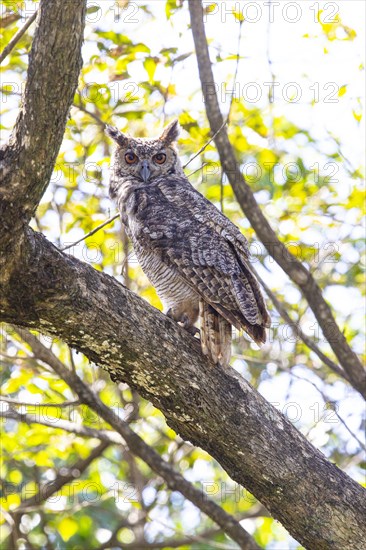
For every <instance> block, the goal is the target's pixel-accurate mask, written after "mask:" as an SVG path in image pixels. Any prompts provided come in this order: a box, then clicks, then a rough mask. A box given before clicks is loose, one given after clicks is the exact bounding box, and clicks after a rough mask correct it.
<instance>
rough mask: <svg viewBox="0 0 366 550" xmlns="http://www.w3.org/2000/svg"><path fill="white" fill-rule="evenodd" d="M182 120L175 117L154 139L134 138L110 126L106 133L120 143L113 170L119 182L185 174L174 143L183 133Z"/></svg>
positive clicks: (150, 179)
mask: <svg viewBox="0 0 366 550" xmlns="http://www.w3.org/2000/svg"><path fill="white" fill-rule="evenodd" d="M179 130H180V127H179V122H178V120H174V121H173V122H171V123H170V124H169V125H168V126H167V127H166V128H165V129H164V130H163V132H162V134H161V135H160V136H159V137H157V138H154V139H149V138H134V137H131V136H129V135H126V134H124V133H122V132H120V131H119V130H118V129H117V128H115V127H113V126H107V128H106V130H105V131H106V134H107V135H108V136H109V137H111V138H112V139H113V140H114V141H115V142H116V143H117V149H116V151H115V153H114V159H113V167H112V169H113V171H114V172H115V175H116V176H117V178H116V180H117V179H118V181H119V185H121V184H122V185H123V181H128V182H129V183H138V184H139V185H141V183H147V184H148V183H153V182H154V180H156V179H157V178H159V177H161V176H166V175H174V174H176V175H183V169H182V165H181V163H180V160H179V158H178V154H177V151H176V150H175V147H174V145H173V144H174V142H175V141H176V140H177V138H178V136H179Z"/></svg>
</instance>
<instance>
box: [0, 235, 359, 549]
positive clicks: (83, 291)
mask: <svg viewBox="0 0 366 550" xmlns="http://www.w3.org/2000/svg"><path fill="white" fill-rule="evenodd" d="M23 243H24V244H23V248H22V257H21V260H19V262H18V263H15V264H13V266H12V277H11V278H10V279H9V281H8V283H7V285H6V286H5V288H4V295H3V297H1V296H0V315H1V318H2V319H3V320H4V321H7V322H12V323H16V324H22V325H24V326H28V327H33V328H35V329H37V330H39V331H41V332H43V333H49V334H53V335H55V336H57V337H59V338H61V339H62V340H63V341H65V342H67V343H68V344H69V345H70V346H72V347H74V348H75V349H77V350H79V351H81V352H82V353H84V354H85V355H86V356H87V357H88V358H89V359H90V360H91V361H94V362H95V363H97V364H98V365H100V366H101V367H103V368H104V369H106V370H107V371H108V372H109V373H110V374H111V377H112V379H113V380H116V381H124V382H127V383H128V384H129V385H130V386H131V387H133V388H135V389H136V390H137V391H138V392H139V393H140V394H141V395H142V396H143V397H145V398H146V399H148V400H150V401H151V402H152V403H153V404H154V405H155V406H156V407H158V408H159V409H160V410H161V411H162V412H163V413H164V414H165V416H166V418H167V421H168V423H169V425H170V426H171V427H172V428H173V429H174V430H175V431H176V432H177V433H179V434H180V435H181V436H182V437H183V438H184V439H186V440H189V441H191V442H192V443H193V444H194V445H197V446H200V447H202V448H203V449H205V450H206V451H207V452H209V453H210V454H211V455H212V456H213V457H214V458H215V459H216V460H218V462H219V463H220V464H221V465H222V466H223V467H224V468H225V470H226V471H227V472H228V474H229V475H230V476H231V477H232V478H233V479H234V480H235V481H237V482H238V483H240V484H242V485H243V486H244V487H246V488H247V489H248V490H249V491H250V492H251V493H252V494H254V495H255V496H256V497H257V498H258V500H260V501H261V502H262V504H263V505H264V506H266V508H267V509H268V510H269V511H270V512H271V513H272V515H273V516H274V517H275V518H276V519H278V520H279V521H281V522H282V524H283V525H284V526H285V527H286V528H287V529H288V531H289V532H290V533H291V534H292V535H293V536H294V537H295V538H296V539H297V540H299V542H301V543H302V544H303V545H304V546H307V547H308V548H315V547H316V548H317V549H320V550H322V549H328V548H329V549H331V548H334V545H336V546H337V545H338V547H340V548H341V547H344V548H349V549H358V548H359V547H360V545H361V541H363V542H364V543H365V544H366V527H365V525H364V521H363V519H364V518H363V514H364V513H365V512H364V510H365V498H364V496H365V492H364V490H363V489H362V488H361V487H360V486H359V485H358V484H357V483H356V482H354V481H353V480H352V479H350V478H349V477H348V476H347V475H346V474H345V473H343V472H342V471H340V470H339V469H338V468H337V467H336V466H334V465H333V464H330V463H329V462H328V461H327V460H326V459H325V457H324V456H323V455H322V454H321V453H320V452H319V451H317V450H316V449H314V447H313V446H312V445H311V444H310V443H309V442H308V441H307V440H306V438H305V437H303V436H302V435H301V434H300V433H299V432H298V431H297V430H296V429H295V428H294V427H293V426H292V424H290V422H288V421H287V420H286V419H285V417H284V416H282V415H281V414H280V413H278V412H277V411H276V410H275V409H274V408H273V407H272V406H271V405H270V404H269V403H268V402H267V401H266V400H265V399H264V398H262V397H261V395H259V394H258V393H257V392H256V391H255V390H254V389H253V388H252V387H251V386H250V385H249V384H248V383H247V382H246V381H245V380H243V379H242V378H241V377H240V376H239V375H238V374H237V373H236V372H235V371H234V370H233V369H230V368H229V369H225V370H223V369H220V368H217V367H216V368H215V367H214V366H213V365H212V364H211V363H209V361H208V360H207V359H206V358H204V357H203V356H202V354H201V350H200V345H199V343H198V342H197V341H196V340H195V339H194V338H192V337H191V336H190V335H189V334H187V332H186V331H185V330H184V329H183V328H181V327H179V326H178V325H177V324H176V323H174V322H173V321H171V320H170V319H168V318H167V317H166V316H164V315H163V314H161V313H160V312H158V311H157V310H156V309H154V308H152V307H150V306H149V305H148V304H146V302H144V301H143V300H142V299H141V298H139V297H138V296H136V295H135V294H133V293H132V292H130V291H128V290H126V289H125V287H123V286H122V285H121V284H119V283H118V282H117V281H116V280H115V279H113V278H112V277H110V276H108V275H106V274H104V273H100V272H97V271H96V270H94V269H93V268H92V267H90V266H88V265H86V264H84V263H82V262H80V261H79V260H77V259H76V258H73V257H67V256H66V255H65V254H63V253H62V252H60V251H59V250H58V249H57V248H56V247H55V246H53V245H52V244H51V243H49V242H48V241H47V239H46V238H45V237H44V236H42V235H41V234H39V233H34V232H33V231H32V230H31V229H30V228H27V229H26V236H25V237H24V239H23ZM4 296H5V298H4ZM35 352H36V354H37V355H38V354H39V353H40V352H39V350H37V349H35ZM41 358H42V356H41ZM46 359H47V358H44V357H43V360H46ZM66 374H67V376H66ZM66 374H65V373H64V372H62V373H61V372H60V376H63V377H64V376H65V379H66V381H67V382H68V383H69V384H70V385H71V384H72V387H73V389H74V390H75V391H76V390H77V391H76V392H77V394H78V398H79V400H80V402H82V403H86V404H88V405H89V406H91V407H93V405H94V406H95V397H94V394H92V395H93V397H91V394H90V390H89V388H87V387H85V388H84V387H82V388H80V387H79V388H78V389H77V388H76V385H75V383H74V382H72V381H71V379H70V378H69V377H70V376H72V374H73V373H72V371H68V370H67V369H66ZM101 411H103V418H104V419H105V420H106V421H108V422H109V423H110V424H111V426H112V427H113V428H114V429H115V430H116V431H118V432H119V433H120V434H121V435H122V436H123V437H124V439H125V440H126V441H127V436H128V433H127V436H126V433H125V432H123V433H122V432H121V427H120V421H119V419H117V417H116V416H115V415H114V414H113V411H110V410H109V409H108V408H106V407H105V406H104V405H103V404H102V403H101V404H100V408H99V407H98V413H99V414H101ZM104 415H105V416H104ZM135 437H137V436H136V434H133V436H131V440H128V445H129V447H130V448H131V451H132V452H133V453H134V454H136V455H137V456H141V453H142V451H141V442H140V440H137V441H136V442H135V440H134V439H133V438H135ZM156 456H157V460H159V461H161V459H160V457H159V456H158V455H156ZM151 467H152V468H153V469H154V471H156V472H157V471H159V470H158V467H157V466H156V465H155V464H152V465H151ZM159 467H160V466H159ZM163 477H164V476H163ZM175 489H176V490H180V491H181V492H182V489H181V488H179V486H176V487H175Z"/></svg>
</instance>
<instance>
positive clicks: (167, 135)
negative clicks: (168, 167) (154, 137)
mask: <svg viewBox="0 0 366 550" xmlns="http://www.w3.org/2000/svg"><path fill="white" fill-rule="evenodd" d="M179 134H180V126H179V121H178V119H176V120H173V122H171V123H170V124H168V126H167V127H166V128H164V131H163V133H162V134H161V136H159V139H160V141H162V142H163V143H165V145H170V144H171V143H173V141H177V139H178V137H179Z"/></svg>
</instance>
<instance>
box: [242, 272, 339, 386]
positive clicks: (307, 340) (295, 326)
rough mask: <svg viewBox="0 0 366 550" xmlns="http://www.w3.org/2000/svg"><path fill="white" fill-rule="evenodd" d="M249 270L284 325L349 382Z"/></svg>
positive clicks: (262, 282) (256, 273)
mask: <svg viewBox="0 0 366 550" xmlns="http://www.w3.org/2000/svg"><path fill="white" fill-rule="evenodd" d="M251 269H252V271H253V273H254V274H255V276H256V278H257V279H258V281H259V282H260V284H261V285H262V287H263V288H264V290H265V292H266V294H267V295H268V297H269V298H270V299H271V301H272V303H273V305H274V306H275V308H276V309H277V311H278V313H279V314H280V315H281V317H282V318H283V319H284V320H285V321H286V323H287V324H288V325H289V326H290V327H291V329H292V330H293V332H294V333H295V335H296V336H298V337H299V338H301V340H302V341H303V342H304V344H305V345H306V346H307V347H308V348H310V349H311V350H312V351H313V352H314V353H316V355H317V356H318V357H319V359H320V360H321V361H323V363H325V364H326V365H327V366H328V367H329V368H330V369H332V371H333V372H335V373H336V374H338V375H339V376H342V378H344V379H345V380H347V381H348V382H349V378H348V374H347V373H346V372H345V371H344V370H343V369H342V368H341V367H340V366H339V365H337V364H336V363H334V361H332V360H331V359H330V358H329V357H328V356H327V355H325V353H323V352H322V351H321V350H320V349H319V348H318V346H317V345H316V344H315V343H314V342H313V341H312V340H311V338H309V336H307V335H306V334H305V333H304V332H303V331H302V330H301V328H300V327H299V325H298V324H297V323H295V322H294V321H293V320H292V319H291V317H290V315H289V314H288V313H287V310H286V308H285V306H284V305H282V303H281V302H280V300H279V299H278V298H277V296H276V295H275V294H274V293H273V292H272V290H271V289H270V288H269V287H268V285H266V283H265V282H264V281H263V279H262V278H261V277H260V275H259V274H258V272H257V271H256V269H254V267H253V266H251Z"/></svg>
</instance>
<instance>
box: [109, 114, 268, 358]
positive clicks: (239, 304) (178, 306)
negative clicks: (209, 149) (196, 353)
mask: <svg viewBox="0 0 366 550" xmlns="http://www.w3.org/2000/svg"><path fill="white" fill-rule="evenodd" d="M107 133H108V135H109V136H110V137H112V138H113V139H114V140H115V141H116V142H117V144H118V147H117V149H116V151H115V153H114V158H113V163H112V167H111V182H110V195H111V197H112V198H113V199H115V200H116V202H117V205H118V208H119V210H120V213H121V218H122V222H123V224H124V225H125V228H126V232H127V234H128V236H129V237H130V239H131V241H132V244H133V247H134V250H135V252H136V256H137V258H138V260H139V262H140V264H141V267H142V269H143V270H144V272H145V273H146V275H147V276H148V278H149V279H150V281H151V283H152V284H153V285H154V286H155V288H156V290H157V292H158V294H159V296H160V298H161V300H162V302H163V304H164V306H165V309H166V312H167V315H169V316H170V317H172V318H173V319H174V320H175V321H177V322H181V323H182V324H183V326H184V327H185V328H187V329H188V330H190V331H191V332H192V334H194V332H195V331H196V330H197V329H195V327H194V323H195V322H196V321H197V319H198V317H199V318H200V328H201V343H202V350H203V352H204V353H206V354H208V355H209V356H210V357H211V359H212V360H213V361H214V362H215V363H221V364H222V365H227V364H228V362H229V360H230V350H231V325H234V326H235V327H236V328H237V329H238V330H240V329H244V330H245V331H246V332H247V333H248V334H249V335H250V336H251V337H252V338H253V339H254V340H255V341H256V342H258V343H260V342H265V339H266V333H265V327H267V326H269V321H270V319H269V315H268V313H267V310H266V307H265V303H264V300H263V297H262V294H261V291H260V289H259V285H258V283H257V281H256V279H255V277H254V275H253V273H252V272H251V270H250V265H249V253H248V246H247V241H246V239H245V237H244V236H243V235H242V234H241V233H240V231H239V229H238V228H237V227H235V225H234V224H232V223H231V222H230V220H228V219H227V218H226V217H225V216H224V215H223V214H221V212H219V211H218V210H217V208H216V207H215V206H214V205H213V204H211V203H210V202H209V201H208V200H207V199H206V198H205V197H203V196H202V195H201V194H200V193H199V192H198V191H196V190H195V189H194V188H193V187H192V185H191V184H190V183H189V181H188V179H187V177H186V176H185V175H184V172H183V169H182V166H181V163H180V161H179V158H178V155H177V152H176V150H175V148H174V147H173V145H172V144H173V142H174V141H175V140H176V139H177V137H178V133H179V125H178V122H177V121H174V122H173V123H172V124H170V125H169V126H168V127H167V128H166V129H165V130H164V132H163V134H162V135H161V136H160V137H159V138H156V139H141V138H140V139H138V138H132V137H129V136H126V135H125V134H123V133H122V132H119V130H117V129H116V128H112V127H108V128H107Z"/></svg>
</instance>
